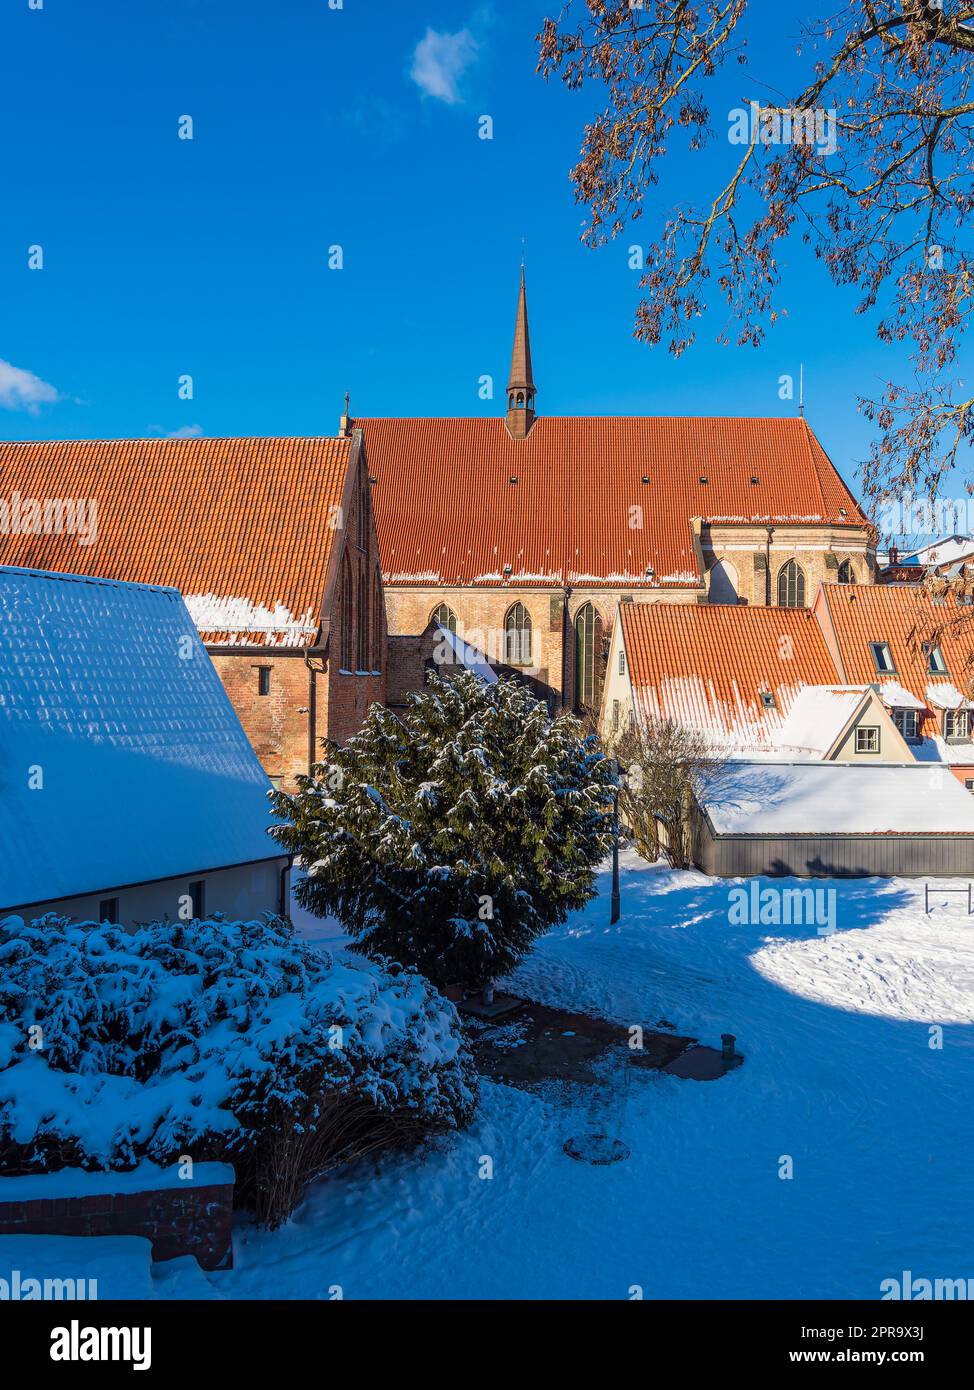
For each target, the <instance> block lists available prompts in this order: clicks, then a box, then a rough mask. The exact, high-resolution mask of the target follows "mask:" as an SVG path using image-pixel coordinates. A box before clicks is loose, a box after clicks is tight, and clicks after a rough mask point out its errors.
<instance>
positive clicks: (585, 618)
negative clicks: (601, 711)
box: [575, 603, 602, 710]
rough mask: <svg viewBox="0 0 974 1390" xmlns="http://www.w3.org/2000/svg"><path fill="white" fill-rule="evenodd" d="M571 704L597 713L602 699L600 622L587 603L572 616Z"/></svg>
mask: <svg viewBox="0 0 974 1390" xmlns="http://www.w3.org/2000/svg"><path fill="white" fill-rule="evenodd" d="M575 672H576V677H575V703H576V704H577V705H579V706H581V707H582V708H584V709H589V710H597V709H598V707H599V702H600V700H601V698H602V619H601V617H600V616H599V614H598V612H597V611H596V609H595V606H594V605H593V604H591V603H583V604H582V606H581V608H580V609H579V610H578V612H577V613H576V614H575Z"/></svg>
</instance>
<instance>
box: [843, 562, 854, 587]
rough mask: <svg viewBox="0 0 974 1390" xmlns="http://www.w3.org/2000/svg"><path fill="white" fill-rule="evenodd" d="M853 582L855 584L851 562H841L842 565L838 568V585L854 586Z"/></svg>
mask: <svg viewBox="0 0 974 1390" xmlns="http://www.w3.org/2000/svg"><path fill="white" fill-rule="evenodd" d="M855 582H856V576H855V571H854V570H853V568H852V561H851V560H843V561H842V563H841V565H840V566H839V583H840V584H855Z"/></svg>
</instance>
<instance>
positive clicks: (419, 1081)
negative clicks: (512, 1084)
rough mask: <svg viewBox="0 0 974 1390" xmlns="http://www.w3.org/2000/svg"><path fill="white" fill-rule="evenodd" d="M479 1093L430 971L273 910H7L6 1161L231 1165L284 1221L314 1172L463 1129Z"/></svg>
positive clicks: (0, 938)
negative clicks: (117, 921)
mask: <svg viewBox="0 0 974 1390" xmlns="http://www.w3.org/2000/svg"><path fill="white" fill-rule="evenodd" d="M473 1085H474V1083H473V1072H472V1067H471V1062H470V1058H469V1054H468V1053H467V1051H466V1049H465V1047H464V1044H463V1042H462V1038H461V1034H460V1028H459V1023H458V1020H457V1016H456V1012H455V1010H454V1009H453V1006H452V1005H451V1004H449V1003H448V1002H447V1001H446V1000H444V999H442V998H440V996H439V995H437V994H436V993H435V992H434V991H433V990H432V989H431V988H430V986H429V985H428V983H427V982H426V981H425V980H424V979H423V978H422V977H421V976H419V975H417V974H416V973H415V972H414V971H409V970H404V969H402V968H401V967H400V966H398V965H391V966H385V965H378V964H372V963H368V962H365V961H358V960H352V961H345V960H338V959H336V958H335V957H334V956H332V955H329V954H327V953H325V952H319V951H317V950H315V949H312V948H311V947H310V946H307V945H305V944H304V943H302V942H300V941H297V940H295V939H294V937H293V935H292V933H291V929H290V927H289V926H288V924H287V923H285V922H282V921H280V920H279V919H273V920H267V921H260V922H226V921H222V920H220V919H215V920H212V921H202V922H199V921H197V922H192V923H184V922H157V923H152V924H151V925H148V926H145V927H143V928H141V929H139V930H138V931H136V932H134V933H131V934H130V933H128V932H125V931H123V930H121V929H120V928H117V927H111V926H104V925H103V926H98V925H95V924H93V923H85V924H82V925H79V924H76V923H75V924H71V923H69V922H68V921H67V920H65V919H58V918H56V917H54V916H48V917H46V918H44V919H43V920H42V921H40V922H35V923H34V924H32V925H25V924H24V922H23V921H22V920H21V919H20V918H19V917H8V918H7V919H6V920H4V921H0V1168H2V1170H3V1171H4V1172H5V1173H8V1174H10V1173H18V1172H19V1173H24V1172H37V1171H42V1170H45V1169H52V1168H58V1167H61V1166H63V1165H65V1164H68V1163H70V1164H76V1165H79V1166H82V1167H86V1168H100V1167H108V1168H128V1167H132V1166H134V1164H135V1163H136V1162H138V1161H139V1160H140V1159H143V1158H149V1159H152V1160H154V1161H155V1162H157V1163H170V1162H172V1161H174V1160H175V1159H176V1158H177V1157H179V1156H181V1155H183V1154H188V1155H189V1156H191V1157H192V1158H194V1159H196V1160H198V1161H203V1160H207V1159H213V1158H227V1159H229V1160H230V1161H232V1162H233V1163H234V1164H235V1166H236V1168H237V1173H238V1193H239V1195H240V1197H241V1199H242V1200H243V1201H244V1202H245V1203H246V1204H248V1205H251V1206H253V1207H254V1208H255V1210H256V1212H257V1215H258V1219H261V1220H263V1221H266V1222H268V1223H269V1224H276V1222H278V1221H279V1220H281V1219H283V1218H284V1217H286V1216H287V1215H288V1214H289V1212H290V1211H291V1210H292V1209H293V1206H294V1204H295V1203H296V1202H297V1200H298V1199H299V1197H300V1194H301V1190H302V1188H303V1186H304V1184H305V1182H306V1181H307V1180H308V1179H309V1178H310V1177H312V1176H314V1175H315V1174H316V1173H319V1172H322V1171H325V1170H326V1169H327V1168H328V1167H331V1166H334V1165H335V1164H338V1163H341V1162H344V1161H347V1160H348V1159H350V1158H354V1157H357V1156H359V1155H360V1154H361V1153H363V1152H367V1151H370V1150H372V1149H375V1148H378V1147H390V1146H397V1145H403V1144H409V1143H412V1142H415V1141H418V1140H419V1139H421V1138H422V1137H424V1136H425V1135H428V1134H433V1133H441V1132H444V1131H447V1130H449V1129H452V1128H456V1127H458V1126H461V1125H463V1124H465V1123H466V1122H467V1121H468V1119H469V1117H470V1115H471V1114H472V1111H473V1105H474V1096H473Z"/></svg>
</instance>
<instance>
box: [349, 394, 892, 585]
mask: <svg viewBox="0 0 974 1390" xmlns="http://www.w3.org/2000/svg"><path fill="white" fill-rule="evenodd" d="M355 423H356V425H357V426H360V427H361V428H362V429H363V430H364V433H365V446H366V454H367V456H368V460H369V471H370V472H371V474H372V475H373V477H375V478H376V479H377V480H378V481H377V485H376V487H375V489H374V492H373V497H374V502H375V511H376V521H377V525H378V532H379V548H380V552H381V555H382V565H383V570H384V572H385V575H386V582H387V583H390V584H398V583H410V582H413V583H431V584H432V583H444V584H485V585H489V584H500V583H503V582H504V579H505V576H504V568H505V566H507V565H510V567H511V575H510V576H509V582H511V583H516V582H518V580H520V581H521V582H525V583H528V582H536V583H540V584H551V585H556V584H569V583H570V584H580V583H594V584H603V585H606V586H611V587H613V588H618V587H625V588H636V587H646V586H651V587H658V586H663V587H674V586H682V587H686V586H688V585H690V586H699V584H700V578H699V574H698V566H697V561H696V558H695V555H694V549H693V544H692V541H691V528H690V518H691V517H697V516H699V517H702V518H704V519H711V520H713V521H731V522H765V521H773V522H778V523H784V522H806V523H811V522H815V523H822V522H831V523H833V524H835V525H850V526H863V525H865V524H866V520H865V517H864V516H863V514H862V512H861V511H860V509H859V507H858V505H857V503H856V501H855V499H854V498H853V496H852V494H851V493H850V492H849V490H848V488H847V487H846V486H845V484H844V483H843V481H842V479H841V478H840V477H839V475H838V473H837V472H836V470H835V468H834V467H833V465H832V464H831V463H830V461H829V459H828V458H827V457H826V455H825V453H824V451H823V450H822V447H821V445H820V444H819V443H818V441H817V440H816V438H815V436H814V435H813V434H812V432H811V430H810V429H809V428H808V425H807V424H806V422H805V421H804V420H803V419H800V418H798V419H716V418H699V419H698V418H619V419H605V418H602V417H596V418H591V419H583V418H577V417H572V418H559V419H556V418H547V417H542V418H540V419H538V420H536V421H535V423H534V426H533V428H532V429H531V432H530V434H529V435H528V437H527V439H524V440H513V439H512V438H511V436H510V434H509V433H508V430H507V427H506V425H505V422H504V420H503V419H443V420H433V419H418V420H396V419H374V420H369V419H365V420H356V422H355ZM643 476H646V477H648V479H649V481H648V482H647V483H643V481H642V478H643ZM752 477H754V478H756V479H757V480H758V481H757V482H756V483H752V482H751V478H752ZM512 478H516V479H517V481H516V482H512ZM701 478H706V479H707V482H701V481H700V479H701ZM633 507H639V508H642V528H641V529H639V528H638V527H636V526H633V525H632V520H631V518H632V517H633V516H634V515H636V514H634V513H631V512H630V509H631V508H633ZM843 509H844V510H845V513H846V515H844V516H843V514H842V512H843ZM647 566H651V567H652V570H653V574H654V577H653V578H647V575H646V569H647Z"/></svg>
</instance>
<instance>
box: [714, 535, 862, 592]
mask: <svg viewBox="0 0 974 1390" xmlns="http://www.w3.org/2000/svg"><path fill="white" fill-rule="evenodd" d="M702 539H703V553H704V561H705V563H706V565H707V567H708V583H709V572H710V570H711V568H712V566H713V564H714V562H715V561H717V560H722V561H724V562H725V563H727V564H730V565H732V566H733V568H734V571H735V572H736V575H737V592H738V594H739V596H740V597H741V598H742V599H744V600H745V601H746V602H747V603H749V604H754V605H756V606H757V607H764V606H765V602H766V590H765V558H766V546H767V530H766V528H765V527H763V526H754V527H751V526H735V527H730V526H717V525H714V526H705V527H704V528H703V538H702ZM874 554H875V552H874V551H872V550H870V547H869V545H868V543H867V537H866V533H865V531H863V530H861V529H857V528H855V527H848V528H840V527H834V526H822V527H814V528H812V527H797V526H784V525H780V526H775V527H774V528H773V529H772V536H771V603H772V606H773V605H775V604H777V602H778V571H779V570H780V569H781V566H782V565H783V564H785V563H786V561H788V560H791V559H794V560H796V561H797V562H798V564H799V565H801V567H802V570H803V571H804V574H805V604H806V607H809V608H810V607H811V605H812V602H813V600H814V598H815V594H816V593H817V591H818V586H819V584H821V583H823V582H831V583H835V581H836V579H837V578H838V573H837V567H833V565H832V560H834V561H835V562H836V564H837V563H838V562H841V561H842V560H849V562H850V564H851V566H852V571H853V574H854V575H855V579H856V583H857V584H872V583H873V582H874V581H875V573H874V571H873V569H872V568H871V566H870V563H869V559H870V556H871V555H874Z"/></svg>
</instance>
